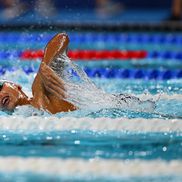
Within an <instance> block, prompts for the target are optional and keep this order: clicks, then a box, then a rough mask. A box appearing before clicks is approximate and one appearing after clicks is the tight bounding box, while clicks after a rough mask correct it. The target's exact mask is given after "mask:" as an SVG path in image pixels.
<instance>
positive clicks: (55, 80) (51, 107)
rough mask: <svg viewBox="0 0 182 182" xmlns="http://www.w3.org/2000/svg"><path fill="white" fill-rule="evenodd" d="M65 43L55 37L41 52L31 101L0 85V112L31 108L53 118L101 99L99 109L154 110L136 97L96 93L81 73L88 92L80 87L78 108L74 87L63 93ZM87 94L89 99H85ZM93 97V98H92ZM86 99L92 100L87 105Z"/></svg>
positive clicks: (14, 88) (8, 84) (65, 38)
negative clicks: (24, 106) (50, 114)
mask: <svg viewBox="0 0 182 182" xmlns="http://www.w3.org/2000/svg"><path fill="white" fill-rule="evenodd" d="M68 43H69V38H68V36H67V35H66V34H65V33H60V34H57V35H56V36H54V37H53V38H52V39H51V40H50V41H49V43H48V44H47V46H46V48H45V50H44V56H43V59H42V62H41V64H40V68H39V70H38V73H37V75H36V77H35V79H34V81H33V84H32V95H33V96H32V97H31V98H30V97H28V96H27V95H26V94H25V93H24V92H23V90H22V87H21V86H20V85H18V84H15V83H12V82H9V81H6V80H5V81H0V108H1V110H3V111H6V112H7V111H9V112H12V111H14V109H15V108H16V107H17V106H23V105H31V106H33V107H34V108H37V109H39V110H44V111H47V112H49V113H52V114H56V113H59V112H68V111H74V110H76V109H78V108H80V109H81V108H88V107H89V106H91V107H96V105H97V106H98V101H99V99H100V98H101V97H104V99H103V102H101V105H102V106H103V105H105V104H106V105H105V106H106V107H108V106H109V105H110V106H111V107H116V108H122V109H123V108H127V109H130V110H138V111H143V110H144V111H146V112H147V111H148V112H152V111H153V110H154V107H155V105H154V103H153V102H152V101H140V99H138V98H137V97H134V96H130V95H126V94H119V95H115V94H107V93H104V92H102V90H101V89H98V88H97V87H95V85H94V84H92V83H90V82H89V78H88V77H87V75H86V74H85V72H84V71H82V72H81V77H82V78H85V80H87V83H89V85H88V89H86V86H85V85H83V86H82V88H83V91H86V92H87V96H86V98H85V102H86V103H85V102H83V103H80V104H78V100H77V99H79V102H81V101H80V100H84V94H83V93H82V92H81V91H80V90H77V92H76V89H77V87H75V86H74V85H69V88H67V89H66V88H65V87H66V84H67V82H65V81H64V79H63V78H64V74H63V73H64V70H65V64H64V58H65V57H66V50H67V47H68ZM71 64H72V63H71ZM72 66H74V67H75V66H76V65H74V64H72ZM78 69H79V68H78ZM80 71H81V70H80ZM68 89H69V91H70V89H71V91H72V90H73V91H74V92H75V93H76V97H75V95H74V96H72V97H71V96H70V95H71V93H70V92H69V91H68ZM90 91H91V95H89V92H90ZM93 93H94V97H92V96H93ZM68 94H69V97H68ZM97 96H98V97H97ZM106 98H107V99H106ZM89 99H91V100H92V102H91V103H90V102H89ZM94 99H95V100H94ZM101 100H102V99H101ZM106 100H107V102H106ZM92 103H96V105H94V106H93V105H92ZM113 103H114V105H113Z"/></svg>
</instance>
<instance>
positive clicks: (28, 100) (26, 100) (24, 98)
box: [16, 93, 33, 106]
mask: <svg viewBox="0 0 182 182" xmlns="http://www.w3.org/2000/svg"><path fill="white" fill-rule="evenodd" d="M32 99H33V98H29V97H28V96H27V95H26V94H25V93H22V94H21V95H20V96H19V99H18V102H17V105H16V106H23V105H32V104H31V103H32Z"/></svg>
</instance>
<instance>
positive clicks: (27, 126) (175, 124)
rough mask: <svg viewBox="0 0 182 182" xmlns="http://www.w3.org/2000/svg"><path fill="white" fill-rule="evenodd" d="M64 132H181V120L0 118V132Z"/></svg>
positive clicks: (52, 117) (51, 117)
mask: <svg viewBox="0 0 182 182" xmlns="http://www.w3.org/2000/svg"><path fill="white" fill-rule="evenodd" d="M66 130H69V131H71V130H91V131H96V132H97V131H98V132H102V131H121V132H122V131H131V132H182V120H181V119H168V120H167V119H166V120H165V119H143V118H136V119H128V118H124V117H123V118H116V119H111V118H104V117H103V118H95V119H94V118H88V117H85V118H75V117H64V118H58V117H54V116H50V117H41V116H31V117H27V118H25V117H23V116H10V117H5V116H0V131H14V132H17V131H21V132H32V131H33V132H44V131H66Z"/></svg>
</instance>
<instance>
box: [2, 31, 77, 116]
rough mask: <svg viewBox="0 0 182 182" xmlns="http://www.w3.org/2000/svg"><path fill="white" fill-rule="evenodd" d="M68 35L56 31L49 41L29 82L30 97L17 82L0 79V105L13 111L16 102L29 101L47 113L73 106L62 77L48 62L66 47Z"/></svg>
mask: <svg viewBox="0 0 182 182" xmlns="http://www.w3.org/2000/svg"><path fill="white" fill-rule="evenodd" d="M68 43H69V38H68V36H67V35H66V34H64V33H60V34H57V35H56V36H54V37H53V38H52V40H50V41H49V43H48V44H47V46H46V48H45V50H44V57H43V59H42V62H41V65H40V68H39V71H38V73H37V75H36V77H35V80H34V82H33V84H32V95H33V97H32V98H29V97H28V96H27V95H26V94H25V93H24V92H23V91H22V87H21V86H20V85H18V84H15V83H12V82H9V81H0V108H1V110H3V111H10V112H11V111H13V110H14V109H15V108H16V107H17V106H22V105H31V106H33V107H35V108H37V109H43V110H45V111H47V112H49V113H52V114H55V113H58V112H67V111H73V110H76V109H77V108H76V106H74V105H73V104H71V103H69V102H67V101H66V100H65V99H66V90H65V87H64V81H63V80H62V79H61V78H60V77H59V76H58V75H56V73H55V72H54V71H53V70H52V69H51V66H50V65H51V63H52V62H54V61H55V60H56V59H57V58H58V56H59V55H61V54H63V53H64V52H65V51H66V48H67V46H68Z"/></svg>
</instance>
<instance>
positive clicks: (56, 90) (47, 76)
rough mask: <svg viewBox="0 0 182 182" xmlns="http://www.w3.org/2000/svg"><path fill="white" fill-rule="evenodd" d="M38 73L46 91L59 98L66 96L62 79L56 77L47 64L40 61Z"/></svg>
mask: <svg viewBox="0 0 182 182" xmlns="http://www.w3.org/2000/svg"><path fill="white" fill-rule="evenodd" d="M39 73H40V76H41V80H42V83H43V84H44V87H45V89H46V91H48V92H49V93H50V94H52V95H55V96H57V97H59V98H62V99H65V98H66V89H65V87H64V81H63V80H62V79H61V78H60V77H58V76H57V75H56V74H55V72H54V71H53V70H52V69H51V68H50V67H49V66H47V65H46V64H45V63H42V64H41V66H40V70H39Z"/></svg>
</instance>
